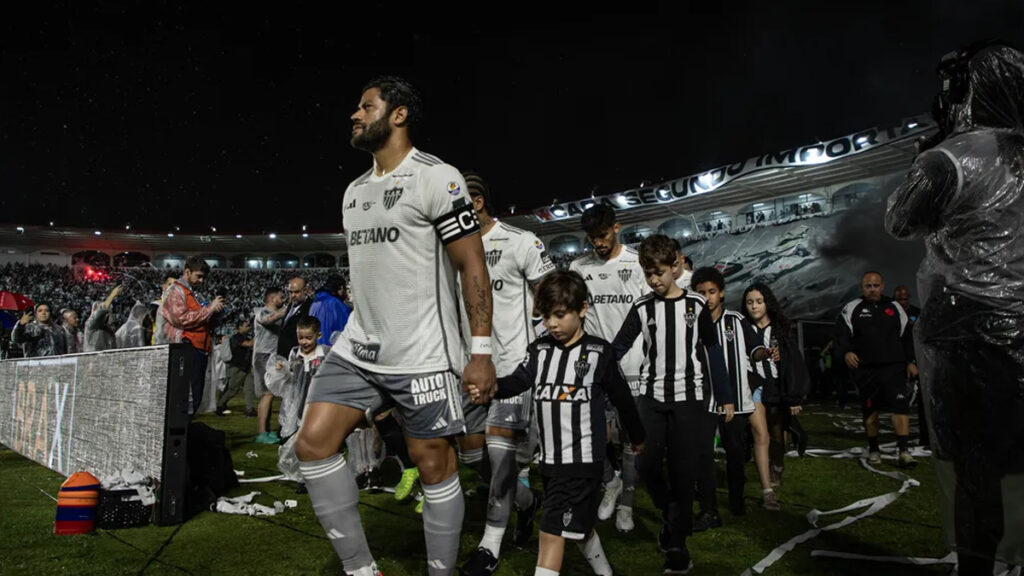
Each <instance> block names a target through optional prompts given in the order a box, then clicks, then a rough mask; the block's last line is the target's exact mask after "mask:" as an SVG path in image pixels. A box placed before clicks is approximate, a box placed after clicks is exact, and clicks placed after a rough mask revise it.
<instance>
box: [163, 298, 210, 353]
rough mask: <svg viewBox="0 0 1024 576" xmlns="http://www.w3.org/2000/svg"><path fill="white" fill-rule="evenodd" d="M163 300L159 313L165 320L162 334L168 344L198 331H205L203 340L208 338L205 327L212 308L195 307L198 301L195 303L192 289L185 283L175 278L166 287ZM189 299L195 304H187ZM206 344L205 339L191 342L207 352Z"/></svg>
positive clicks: (177, 341)
mask: <svg viewBox="0 0 1024 576" xmlns="http://www.w3.org/2000/svg"><path fill="white" fill-rule="evenodd" d="M163 300H164V301H163V304H162V305H161V306H160V314H161V315H162V316H163V317H164V318H165V319H166V320H167V322H166V323H164V336H165V337H166V341H167V343H168V344H175V343H179V342H181V341H182V337H183V336H185V335H187V334H189V333H192V334H195V333H199V332H201V333H206V338H205V340H209V334H208V332H207V327H208V324H209V323H210V316H213V310H211V309H210V308H208V307H206V306H203V307H198V308H197V307H196V306H198V303H195V297H194V296H192V291H191V290H189V288H188V285H187V284H185V283H184V282H182V281H181V280H176V281H175V282H174V284H171V285H170V287H168V288H167V292H165V293H164V299H163ZM189 300H191V301H192V302H194V303H195V304H194V305H193V306H189ZM206 344H208V342H205V341H204V342H202V343H200V342H192V345H193V346H195V347H196V348H197V349H199V350H203V351H205V352H209V347H208V346H206Z"/></svg>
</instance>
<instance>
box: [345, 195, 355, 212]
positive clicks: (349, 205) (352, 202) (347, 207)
mask: <svg viewBox="0 0 1024 576" xmlns="http://www.w3.org/2000/svg"><path fill="white" fill-rule="evenodd" d="M355 207H356V199H355V198H353V199H352V201H351V202H349V203H348V204H346V205H345V210H351V209H353V208H355Z"/></svg>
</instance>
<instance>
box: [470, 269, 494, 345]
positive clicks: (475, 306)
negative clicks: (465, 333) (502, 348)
mask: <svg viewBox="0 0 1024 576" xmlns="http://www.w3.org/2000/svg"><path fill="white" fill-rule="evenodd" d="M470 284H471V285H470V286H469V287H468V288H469V289H468V290H466V287H463V291H464V297H465V299H466V313H467V315H468V316H469V327H470V331H472V332H473V333H474V334H477V333H478V332H479V333H480V334H478V335H490V333H491V313H492V306H493V305H492V303H491V291H490V290H489V287H490V286H489V285H488V283H486V282H483V281H482V280H481V279H480V277H479V276H478V275H475V274H474V275H473V277H472V278H471V280H470Z"/></svg>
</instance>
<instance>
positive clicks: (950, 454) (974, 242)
mask: <svg viewBox="0 0 1024 576" xmlns="http://www.w3.org/2000/svg"><path fill="white" fill-rule="evenodd" d="M939 76H940V79H941V80H942V90H941V92H940V93H939V95H938V97H937V98H936V100H935V105H934V106H933V115H934V116H935V120H936V121H937V122H938V124H939V128H940V130H939V133H938V134H937V135H936V136H935V137H932V138H930V139H928V140H927V141H923V142H922V143H921V145H920V149H921V153H920V154H919V155H918V156H917V158H916V159H915V160H914V164H913V166H912V167H911V170H910V173H909V174H908V175H907V177H906V180H905V181H904V182H903V184H902V185H901V186H900V187H899V188H897V190H896V191H895V192H893V194H892V196H891V197H890V198H889V205H888V209H887V211H886V215H885V224H886V228H887V230H888V231H889V233H890V234H892V235H893V236H895V237H897V238H924V241H925V248H926V255H925V259H924V261H923V262H922V264H921V268H920V270H919V271H918V276H917V278H918V293H919V294H920V296H921V302H922V310H921V316H920V318H919V319H918V321H917V323H916V325H915V329H914V333H915V336H916V340H917V347H918V362H919V365H920V371H921V385H922V389H923V393H924V398H925V402H926V404H925V407H926V409H927V412H928V422H929V423H930V424H931V432H932V433H931V444H932V449H933V452H934V454H935V456H936V458H937V460H936V463H935V467H936V470H937V472H938V479H939V483H940V493H941V494H942V495H943V498H944V502H943V505H944V511H943V518H944V519H946V520H947V522H950V523H952V524H953V526H952V529H950V528H951V527H950V526H949V525H948V524H947V530H946V532H947V536H948V535H950V533H951V532H952V535H953V536H955V545H956V550H957V553H958V554H957V555H958V559H959V567H958V572H959V574H962V575H971V574H986V575H988V574H992V571H993V563H994V559H996V558H998V559H999V560H1001V561H1003V562H1006V563H1008V564H1022V563H1024V552H1022V550H1024V534H1021V533H1020V531H1017V530H1007V529H1006V528H1008V527H1009V526H1012V524H1011V523H1006V524H1005V525H1004V522H1005V521H1004V519H1016V518H1019V515H1020V514H1021V510H1024V497H1022V496H1021V494H1020V491H1019V490H1017V491H1013V490H1010V489H1008V488H1007V487H1008V486H1009V485H1011V483H1010V482H1009V478H1010V477H1013V476H1016V477H1017V478H1020V477H1021V475H1022V474H1024V456H1022V454H1024V395H1022V394H1021V390H1022V389H1024V376H1022V375H1024V352H1022V351H1024V331H1022V328H1024V237H1022V236H1021V231H1020V225H1021V222H1022V221H1024V54H1022V53H1021V52H1019V51H1018V50H1015V49H1013V48H1010V47H1009V46H1006V45H1003V44H999V43H987V44H977V45H972V46H969V47H967V48H965V49H962V50H959V51H957V52H953V53H950V54H947V55H946V56H945V57H943V59H942V62H941V63H940V64H939Z"/></svg>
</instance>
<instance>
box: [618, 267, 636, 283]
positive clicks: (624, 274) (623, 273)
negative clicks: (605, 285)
mask: <svg viewBox="0 0 1024 576" xmlns="http://www.w3.org/2000/svg"><path fill="white" fill-rule="evenodd" d="M632 275H633V271H632V270H630V269H629V268H623V269H622V270H619V280H622V281H623V282H629V277H630V276H632Z"/></svg>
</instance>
